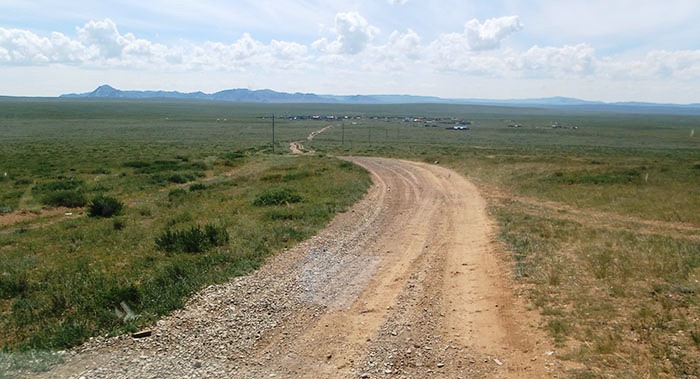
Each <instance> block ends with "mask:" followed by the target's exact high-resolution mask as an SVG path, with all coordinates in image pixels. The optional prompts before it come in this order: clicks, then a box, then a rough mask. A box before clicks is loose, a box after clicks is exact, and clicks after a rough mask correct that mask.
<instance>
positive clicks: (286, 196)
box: [253, 188, 304, 207]
mask: <svg viewBox="0 0 700 379" xmlns="http://www.w3.org/2000/svg"><path fill="white" fill-rule="evenodd" d="M302 200H304V199H303V198H302V197H301V195H299V194H298V193H297V192H296V191H295V190H293V189H291V188H279V189H274V190H265V191H263V192H262V193H260V194H259V195H258V196H257V197H256V198H255V200H253V205H255V206H259V207H260V206H268V205H285V204H292V203H300V202H301V201H302Z"/></svg>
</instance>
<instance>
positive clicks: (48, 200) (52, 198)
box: [41, 190, 88, 208]
mask: <svg viewBox="0 0 700 379" xmlns="http://www.w3.org/2000/svg"><path fill="white" fill-rule="evenodd" d="M41 202H42V203H43V204H45V205H49V206H52V207H66V208H79V207H84V206H85V205H86V204H87V202H88V201H87V198H86V197H85V194H83V193H82V192H80V191H76V190H67V191H57V192H53V193H49V194H46V195H44V197H43V198H42V199H41Z"/></svg>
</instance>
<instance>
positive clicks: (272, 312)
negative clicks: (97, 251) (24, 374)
mask: <svg viewBox="0 0 700 379" xmlns="http://www.w3.org/2000/svg"><path fill="white" fill-rule="evenodd" d="M347 159H348V160H350V161H352V162H355V163H357V164H359V165H361V166H363V167H365V168H366V169H367V170H369V171H370V172H371V173H372V177H373V180H374V186H373V187H372V188H371V189H370V191H369V193H368V194H367V196H366V197H365V198H364V199H363V200H362V201H360V202H359V203H358V204H356V205H355V206H354V207H353V208H352V209H351V210H350V211H348V212H346V213H344V214H341V215H339V216H338V217H336V218H335V219H334V221H333V222H332V223H331V224H330V225H329V227H328V228H327V229H325V230H323V231H322V232H321V233H320V234H319V235H317V236H316V237H314V238H312V239H310V240H308V241H306V242H304V243H302V244H300V245H299V246H297V247H295V248H293V249H290V250H288V251H285V252H284V253H281V254H278V255H277V256H275V257H273V258H271V259H270V260H269V261H268V262H267V263H266V264H265V265H264V266H263V267H262V268H261V269H260V270H259V271H257V272H256V273H254V274H252V275H250V276H247V277H242V278H237V279H235V280H232V281H231V282H229V283H227V284H224V285H218V286H211V287H208V288H205V289H204V290H202V291H200V292H199V293H198V294H196V295H195V296H194V297H193V298H192V299H191V300H190V301H189V303H188V305H187V306H186V308H185V309H183V310H181V311H178V312H175V313H174V314H173V315H171V316H169V317H167V318H166V319H164V320H161V321H159V322H158V323H157V325H154V326H153V328H152V330H151V331H152V334H151V336H150V337H146V338H139V339H136V338H132V337H130V336H122V337H119V338H111V339H110V338H98V339H94V340H92V341H91V342H89V343H87V344H86V345H85V346H83V347H81V348H79V349H77V350H75V351H73V352H69V353H67V354H66V364H64V365H62V366H60V367H57V368H56V369H54V370H53V371H51V372H48V373H46V375H45V377H73V378H79V377H84V378H121V377H124V378H127V377H128V378H140V377H202V378H205V377H206V378H209V377H221V378H232V377H235V378H269V377H280V378H287V377H290V378H291V377H293V378H297V377H307V378H375V377H397V378H425V377H438V378H443V377H444V378H459V377H462V378H483V377H494V378H500V377H513V378H516V377H518V378H520V377H536V378H539V377H551V376H553V374H554V371H551V370H555V369H556V361H554V356H552V355H550V354H551V352H550V350H551V348H550V347H548V346H547V343H546V342H544V341H545V340H544V339H543V338H541V336H540V332H539V331H538V330H537V321H536V319H534V318H533V316H532V315H531V314H530V313H528V312H527V311H526V310H525V308H524V306H523V305H522V304H521V303H520V302H519V301H518V300H517V298H516V296H514V294H513V292H512V290H511V289H510V286H509V283H508V280H507V278H508V274H507V272H506V270H504V269H503V264H502V263H501V261H500V260H499V258H498V257H497V256H496V249H495V247H494V246H495V245H494V244H493V243H492V234H491V233H492V232H491V227H490V224H489V219H488V217H487V214H486V208H485V203H484V201H483V199H482V198H481V197H480V195H479V193H478V191H477V189H476V188H475V187H474V186H473V185H472V184H471V183H470V182H469V181H467V180H466V179H464V178H463V177H462V176H460V175H457V174H456V173H455V172H453V171H450V170H448V169H445V168H442V167H440V166H437V165H428V164H422V163H415V162H408V161H401V160H393V159H383V158H347ZM548 352H550V353H549V354H548Z"/></svg>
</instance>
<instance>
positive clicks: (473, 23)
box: [464, 16, 523, 51]
mask: <svg viewBox="0 0 700 379" xmlns="http://www.w3.org/2000/svg"><path fill="white" fill-rule="evenodd" d="M522 29H523V25H522V24H521V23H520V19H519V18H518V16H507V17H499V18H491V19H488V20H486V21H484V23H483V24H482V23H480V22H479V20H477V19H472V20H469V21H468V22H467V23H466V24H465V25H464V33H465V35H466V39H467V43H468V45H469V48H470V49H471V50H476V51H480V50H492V49H497V48H499V47H500V46H501V41H503V40H504V39H506V37H508V36H509V35H511V34H513V33H515V32H518V31H520V30H522Z"/></svg>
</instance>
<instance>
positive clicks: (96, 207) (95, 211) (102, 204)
mask: <svg viewBox="0 0 700 379" xmlns="http://www.w3.org/2000/svg"><path fill="white" fill-rule="evenodd" d="M123 209H124V203H122V202H121V201H119V200H117V199H115V198H113V197H110V196H97V197H95V198H94V199H92V201H91V202H90V205H89V206H88V216H90V217H104V218H109V217H112V216H116V215H119V214H120V213H121V212H122V210H123Z"/></svg>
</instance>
